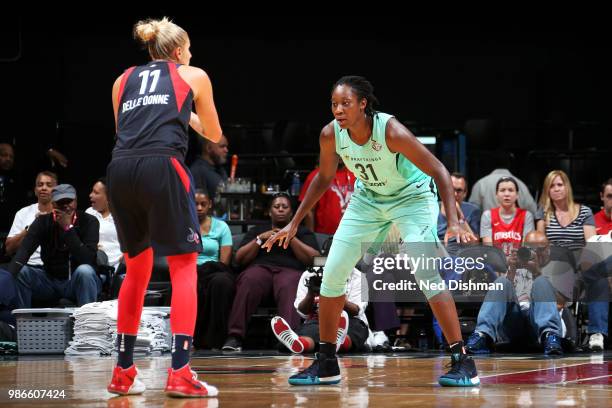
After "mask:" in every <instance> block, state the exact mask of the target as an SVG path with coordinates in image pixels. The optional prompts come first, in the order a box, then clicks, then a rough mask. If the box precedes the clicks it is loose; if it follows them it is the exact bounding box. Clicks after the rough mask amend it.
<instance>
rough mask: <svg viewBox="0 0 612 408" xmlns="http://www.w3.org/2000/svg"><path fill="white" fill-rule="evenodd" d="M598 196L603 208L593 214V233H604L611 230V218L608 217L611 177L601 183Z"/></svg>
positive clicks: (609, 211) (610, 202)
mask: <svg viewBox="0 0 612 408" xmlns="http://www.w3.org/2000/svg"><path fill="white" fill-rule="evenodd" d="M599 196H600V197H601V201H602V202H603V208H602V209H601V211H599V212H598V213H596V214H595V233H596V234H597V235H606V234H607V233H608V232H610V230H612V219H610V218H612V217H611V215H612V178H609V179H608V180H607V181H606V182H605V183H603V184H602V185H601V193H600V194H599Z"/></svg>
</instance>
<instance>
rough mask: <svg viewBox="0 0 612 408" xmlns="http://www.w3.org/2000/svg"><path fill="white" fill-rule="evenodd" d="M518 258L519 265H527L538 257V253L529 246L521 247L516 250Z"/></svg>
mask: <svg viewBox="0 0 612 408" xmlns="http://www.w3.org/2000/svg"><path fill="white" fill-rule="evenodd" d="M516 258H517V259H518V264H519V265H527V263H528V262H529V261H530V260H532V259H535V258H536V253H535V251H534V250H533V249H531V248H527V247H520V248H519V249H518V250H517V251H516Z"/></svg>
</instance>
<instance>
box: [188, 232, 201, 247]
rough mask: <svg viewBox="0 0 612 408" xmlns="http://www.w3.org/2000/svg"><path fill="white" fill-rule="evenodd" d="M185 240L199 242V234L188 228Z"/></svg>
mask: <svg viewBox="0 0 612 408" xmlns="http://www.w3.org/2000/svg"><path fill="white" fill-rule="evenodd" d="M187 242H194V243H196V244H199V243H200V235H199V234H198V233H197V232H195V231H194V230H193V229H191V228H189V234H187Z"/></svg>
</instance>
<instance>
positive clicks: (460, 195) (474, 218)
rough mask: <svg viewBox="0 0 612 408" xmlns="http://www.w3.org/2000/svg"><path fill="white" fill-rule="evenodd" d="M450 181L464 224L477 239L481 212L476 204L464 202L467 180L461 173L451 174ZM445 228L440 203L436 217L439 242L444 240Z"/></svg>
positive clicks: (445, 223) (444, 219) (444, 214)
mask: <svg viewBox="0 0 612 408" xmlns="http://www.w3.org/2000/svg"><path fill="white" fill-rule="evenodd" d="M451 181H452V183H453V189H454V190H455V200H456V201H457V204H459V206H460V207H461V212H462V213H463V216H464V217H465V222H467V223H468V225H469V226H470V229H471V230H472V232H473V233H474V235H476V237H478V234H479V233H480V216H481V211H480V208H479V207H478V206H477V205H476V204H474V203H470V202H468V201H465V197H467V188H468V187H467V180H466V178H465V176H464V175H463V174H461V173H452V174H451ZM447 227H448V223H447V220H446V210H445V209H444V206H443V205H442V203H440V214H439V215H438V238H440V240H441V241H443V240H444V235H445V234H446V228H447Z"/></svg>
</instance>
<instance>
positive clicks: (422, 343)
mask: <svg viewBox="0 0 612 408" xmlns="http://www.w3.org/2000/svg"><path fill="white" fill-rule="evenodd" d="M418 348H419V350H427V349H428V348H429V344H428V341H427V332H426V331H425V329H421V330H419V340H418Z"/></svg>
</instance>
